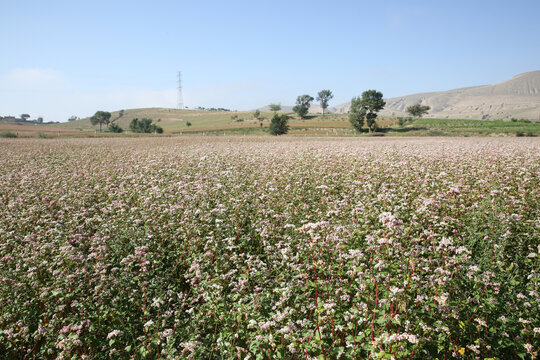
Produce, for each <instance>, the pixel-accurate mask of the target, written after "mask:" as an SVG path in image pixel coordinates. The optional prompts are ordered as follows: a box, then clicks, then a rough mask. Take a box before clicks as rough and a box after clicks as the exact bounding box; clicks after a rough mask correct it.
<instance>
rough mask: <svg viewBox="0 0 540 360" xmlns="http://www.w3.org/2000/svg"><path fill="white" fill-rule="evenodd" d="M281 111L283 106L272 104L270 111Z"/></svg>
mask: <svg viewBox="0 0 540 360" xmlns="http://www.w3.org/2000/svg"><path fill="white" fill-rule="evenodd" d="M279 110H281V105H279V104H270V111H273V112H278V111H279Z"/></svg>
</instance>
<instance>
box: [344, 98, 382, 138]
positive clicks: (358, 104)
mask: <svg viewBox="0 0 540 360" xmlns="http://www.w3.org/2000/svg"><path fill="white" fill-rule="evenodd" d="M385 105H386V102H385V101H384V100H383V94H382V93H381V92H380V91H376V90H367V91H364V92H363V93H362V97H354V98H352V100H351V110H350V113H349V121H350V123H351V124H352V126H353V127H354V128H355V129H356V130H357V131H362V127H363V126H364V121H365V122H366V124H367V126H368V129H369V131H370V132H371V131H373V130H374V129H375V127H376V125H377V123H376V122H375V119H376V118H377V113H378V112H379V111H381V110H382V109H383V108H384V106H385Z"/></svg>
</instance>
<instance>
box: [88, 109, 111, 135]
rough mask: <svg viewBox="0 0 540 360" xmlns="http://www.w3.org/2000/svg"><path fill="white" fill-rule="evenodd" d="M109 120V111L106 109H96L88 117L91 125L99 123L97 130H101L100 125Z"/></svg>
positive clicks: (106, 123) (107, 122)
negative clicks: (92, 114)
mask: <svg viewBox="0 0 540 360" xmlns="http://www.w3.org/2000/svg"><path fill="white" fill-rule="evenodd" d="M110 120H111V113H110V112H108V111H96V113H95V114H94V116H92V117H91V118H90V122H91V123H92V125H97V124H99V131H100V132H101V126H102V125H104V124H105V125H108V124H109V122H110Z"/></svg>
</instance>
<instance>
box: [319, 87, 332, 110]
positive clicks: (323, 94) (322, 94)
mask: <svg viewBox="0 0 540 360" xmlns="http://www.w3.org/2000/svg"><path fill="white" fill-rule="evenodd" d="M333 98H334V94H332V92H331V91H330V90H321V91H319V93H318V94H317V101H318V102H319V103H320V104H321V107H322V113H323V116H324V111H325V110H326V109H327V108H328V102H329V101H330V100H332V99H333Z"/></svg>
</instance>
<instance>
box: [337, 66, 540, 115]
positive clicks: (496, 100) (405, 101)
mask: <svg viewBox="0 0 540 360" xmlns="http://www.w3.org/2000/svg"><path fill="white" fill-rule="evenodd" d="M417 103H420V104H422V105H428V106H430V107H431V111H430V112H429V114H428V115H427V116H426V117H432V118H451V119H489V120H492V119H510V118H513V117H515V118H525V119H531V120H540V71H532V72H528V73H524V74H520V75H517V76H514V77H513V78H511V79H510V80H507V81H503V82H500V83H497V84H492V85H484V86H474V87H468V88H462V89H455V90H449V91H440V92H429V93H421V94H414V95H407V96H402V97H396V98H389V99H386V107H385V109H384V110H383V111H382V112H381V114H382V115H392V114H395V115H398V116H399V115H405V114H406V112H405V110H406V108H407V106H409V105H413V104H417ZM350 106H351V104H350V102H348V103H345V104H341V105H338V106H335V107H332V108H330V109H329V111H330V112H333V113H346V112H348V111H349V108H350Z"/></svg>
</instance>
